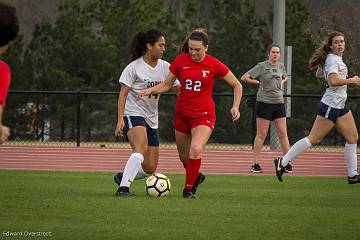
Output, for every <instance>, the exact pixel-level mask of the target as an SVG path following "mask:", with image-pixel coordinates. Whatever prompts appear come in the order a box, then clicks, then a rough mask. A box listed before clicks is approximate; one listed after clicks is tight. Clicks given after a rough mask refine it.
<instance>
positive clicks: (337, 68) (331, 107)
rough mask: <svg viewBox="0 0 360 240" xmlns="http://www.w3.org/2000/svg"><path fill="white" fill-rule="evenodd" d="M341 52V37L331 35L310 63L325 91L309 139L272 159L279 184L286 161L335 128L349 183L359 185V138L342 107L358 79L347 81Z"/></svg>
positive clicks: (352, 121) (357, 83) (342, 46)
mask: <svg viewBox="0 0 360 240" xmlns="http://www.w3.org/2000/svg"><path fill="white" fill-rule="evenodd" d="M344 50H345V39H344V34H342V33H340V32H333V33H331V34H329V36H328V38H327V41H326V42H324V43H323V44H322V45H321V46H320V47H319V48H318V49H317V50H316V51H315V53H314V54H313V56H312V57H311V59H310V61H309V67H310V69H312V70H315V69H317V68H319V69H322V70H323V74H324V77H325V80H326V82H327V88H326V91H325V93H324V95H323V97H322V99H321V102H320V104H319V110H318V114H317V116H316V119H315V122H314V124H313V127H312V129H311V131H310V134H309V136H307V137H305V138H303V139H301V140H299V141H297V142H296V143H295V144H294V145H293V146H292V147H291V148H290V150H289V151H288V152H287V154H285V156H284V157H282V158H276V159H275V160H274V163H275V169H276V175H277V178H278V179H279V181H282V180H283V179H282V175H283V173H284V172H285V167H286V165H287V164H288V163H289V161H292V160H293V159H294V158H296V157H297V156H298V155H299V154H300V153H302V152H304V151H305V150H306V149H307V148H309V147H311V146H312V145H314V144H317V143H319V142H320V141H321V140H322V139H323V138H324V137H325V136H326V134H328V133H329V132H330V131H331V129H333V127H334V126H335V127H336V129H337V130H338V131H339V132H340V134H341V135H342V136H343V137H344V138H345V140H346V144H345V151H344V158H345V160H346V165H347V175H348V183H349V184H355V183H360V176H359V172H358V170H357V153H356V152H357V141H358V138H359V136H358V131H357V129H356V125H355V121H354V117H353V115H352V112H351V111H350V110H349V109H348V108H347V107H346V106H345V102H346V98H347V92H346V89H347V85H349V84H356V85H360V78H359V77H358V76H354V77H351V78H347V77H348V69H347V66H346V65H345V63H344V62H343V59H342V56H343V53H344ZM319 72H321V71H319V70H317V76H321V74H319Z"/></svg>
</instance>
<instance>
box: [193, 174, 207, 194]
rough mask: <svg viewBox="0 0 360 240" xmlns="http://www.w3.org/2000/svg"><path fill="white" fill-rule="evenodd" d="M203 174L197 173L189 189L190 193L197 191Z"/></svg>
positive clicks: (202, 179) (202, 180)
mask: <svg viewBox="0 0 360 240" xmlns="http://www.w3.org/2000/svg"><path fill="white" fill-rule="evenodd" d="M205 178H206V177H205V175H204V174H202V173H199V175H198V176H197V178H196V179H195V182H194V185H193V187H192V189H191V192H192V194H195V193H196V191H197V188H198V187H199V186H200V184H202V183H203V182H204V181H205Z"/></svg>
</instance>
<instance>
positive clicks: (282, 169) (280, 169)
mask: <svg viewBox="0 0 360 240" xmlns="http://www.w3.org/2000/svg"><path fill="white" fill-rule="evenodd" d="M281 161H282V158H275V160H274V163H275V171H276V176H277V178H278V179H279V181H280V182H282V180H283V179H282V175H283V174H284V172H285V167H283V166H282V165H281Z"/></svg>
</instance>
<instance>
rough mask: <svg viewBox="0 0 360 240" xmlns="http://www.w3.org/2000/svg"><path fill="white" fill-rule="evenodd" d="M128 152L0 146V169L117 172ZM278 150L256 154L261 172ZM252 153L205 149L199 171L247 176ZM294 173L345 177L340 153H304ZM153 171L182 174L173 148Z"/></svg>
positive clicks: (266, 171)
mask: <svg viewBox="0 0 360 240" xmlns="http://www.w3.org/2000/svg"><path fill="white" fill-rule="evenodd" d="M130 153H131V150H130V149H126V148H119V149H114V148H91V147H79V148H78V147H47V146H45V147H43V146H42V147H33V146H31V147H28V146H4V145H3V146H0V169H18V170H50V171H87V172H118V171H121V170H122V169H123V167H124V165H125V163H126V160H127V158H128V157H129V155H130ZM280 155H281V153H280V152H273V151H265V152H263V153H262V154H261V156H260V164H261V166H262V168H263V171H264V175H273V174H274V166H273V159H274V158H275V157H277V156H280ZM251 157H252V152H251V151H246V150H241V151H235V150H209V149H206V150H205V152H204V154H203V161H202V167H201V168H202V169H201V171H203V172H205V173H207V174H239V175H250V174H251V173H250V171H249V170H250V166H251V164H252V161H251ZM293 166H294V172H293V173H292V175H297V176H346V166H345V160H344V158H343V153H333V152H332V153H324V152H321V153H319V152H307V153H303V154H301V155H300V156H299V157H298V158H297V159H296V160H295V161H294V162H293ZM157 172H164V173H184V169H183V167H182V164H181V163H180V161H179V159H178V154H177V151H176V149H168V148H161V149H160V159H159V165H158V169H157Z"/></svg>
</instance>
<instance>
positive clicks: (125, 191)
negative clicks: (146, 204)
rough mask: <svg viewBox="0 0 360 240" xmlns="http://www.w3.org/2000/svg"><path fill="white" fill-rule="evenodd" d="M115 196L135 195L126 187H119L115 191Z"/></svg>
mask: <svg viewBox="0 0 360 240" xmlns="http://www.w3.org/2000/svg"><path fill="white" fill-rule="evenodd" d="M115 196H118V197H132V196H135V194H133V193H131V192H129V188H128V187H119V188H118V190H116V192H115Z"/></svg>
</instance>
